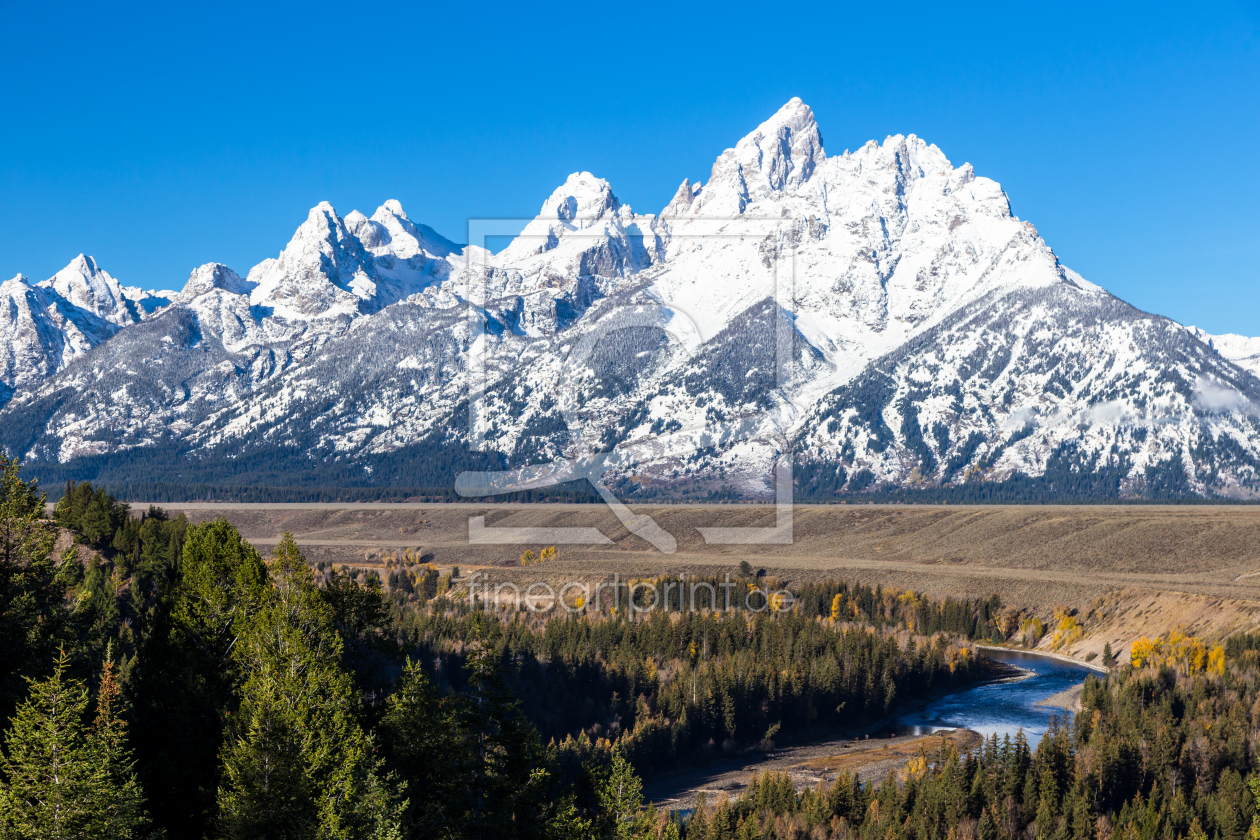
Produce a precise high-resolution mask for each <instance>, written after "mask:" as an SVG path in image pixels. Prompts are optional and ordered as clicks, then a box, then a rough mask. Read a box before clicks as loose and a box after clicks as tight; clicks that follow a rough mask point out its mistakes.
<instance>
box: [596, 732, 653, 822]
mask: <svg viewBox="0 0 1260 840" xmlns="http://www.w3.org/2000/svg"><path fill="white" fill-rule="evenodd" d="M599 799H600V806H601V808H602V809H603V811H604V813H605V814H607V816H608V819H609V821H610V823H611V827H612V837H613V838H615V840H633V838H636V837H638V836H640V835H641V834H643V833H644V832H645V831H646V829H647V825H646V821H645V818H644V815H643V813H642V809H643V783H642V782H641V781H640V780H639V777H638V775H636V774H635V772H634V768H633V767H632V766H630V762H628V761H626V756H625V753H624V752H623V751H622V750H621V749H617V750H615V751H614V752H613V757H612V766H611V767H610V768H609V773H608V779H607V781H605V782H604V784H603V785H602V786H601V788H600V792H599Z"/></svg>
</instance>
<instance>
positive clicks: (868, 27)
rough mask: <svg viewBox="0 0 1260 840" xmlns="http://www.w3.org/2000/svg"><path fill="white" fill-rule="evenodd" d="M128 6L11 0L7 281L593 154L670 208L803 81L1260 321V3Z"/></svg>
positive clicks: (809, 92) (122, 271)
mask: <svg viewBox="0 0 1260 840" xmlns="http://www.w3.org/2000/svg"><path fill="white" fill-rule="evenodd" d="M109 6H114V4H102V3H92V4H83V5H76V4H68V5H67V4H36V3H7V4H5V7H4V19H5V25H4V29H5V32H4V36H5V37H4V39H3V40H4V53H5V62H4V63H5V74H6V76H7V79H6V82H5V84H4V85H3V87H2V88H0V114H3V115H4V121H3V123H2V124H0V207H2V208H3V219H2V220H0V221H2V224H0V277H3V278H7V277H11V276H13V275H14V274H16V273H18V272H22V273H25V274H27V275H29V276H31V277H32V278H33V279H36V280H39V279H42V278H45V277H48V276H49V275H51V274H52V273H53V272H55V271H56V270H57V269H59V268H61V267H62V266H63V265H64V264H65V263H67V262H68V261H69V260H70V259H71V258H72V257H73V256H74V255H76V254H78V253H79V252H80V251H84V252H87V253H89V254H92V255H94V256H95V257H96V258H97V259H98V261H99V262H100V264H101V265H102V266H103V267H104V268H106V269H107V270H108V271H110V272H111V273H112V274H114V275H115V276H116V277H118V278H119V279H120V280H122V281H123V282H124V283H127V284H136V285H140V286H144V287H147V288H162V287H174V288H178V287H180V286H182V284H183V283H184V281H185V280H186V279H187V276H188V273H189V271H190V270H191V269H192V268H193V267H194V266H196V265H198V264H201V263H204V262H208V261H211V260H214V261H220V262H225V263H227V264H228V265H230V266H232V267H233V268H235V269H236V270H237V271H239V272H241V273H242V274H244V273H245V272H246V271H247V270H248V269H249V267H250V266H251V265H253V264H254V263H257V262H258V261H260V260H262V259H264V258H266V257H268V256H275V255H276V254H277V253H278V252H279V251H280V249H281V248H282V247H283V246H284V244H285V242H287V241H288V239H289V237H290V236H291V235H292V232H293V230H294V228H295V227H297V225H298V224H299V223H301V221H302V220H303V219H304V218H305V216H306V212H307V210H308V209H309V208H310V207H311V206H313V205H314V204H316V203H317V202H319V201H321V200H328V201H331V202H332V203H333V205H334V206H335V207H336V208H337V209H338V210H339V211H340V212H341V213H343V214H344V213H347V212H349V211H350V210H351V209H354V208H358V209H359V210H362V211H364V212H367V213H370V212H371V211H372V210H373V209H375V208H376V207H377V205H379V204H380V203H381V202H383V201H384V200H385V199H387V198H397V199H399V200H400V201H402V203H403V206H404V207H405V208H406V209H407V211H408V213H409V215H410V216H411V217H412V218H413V219H416V220H418V221H423V222H426V223H428V224H430V225H432V226H433V227H435V228H436V229H437V230H438V231H439V232H441V233H443V234H445V235H447V236H449V237H451V238H453V239H456V240H458V241H463V240H464V239H465V238H466V233H465V232H466V223H467V219H468V218H469V217H470V216H472V217H487V216H491V217H494V216H528V215H531V214H533V213H534V212H536V211H537V208H538V206H539V205H540V204H541V202H542V200H543V199H544V198H545V197H546V196H547V195H548V194H549V193H550V192H551V190H552V189H554V188H555V187H556V186H557V185H558V184H560V183H561V181H563V179H564V177H565V176H566V175H567V174H568V173H570V172H573V171H576V170H579V169H585V170H590V171H592V172H594V173H596V174H597V175H600V176H602V177H605V178H607V179H609V180H610V181H611V182H612V185H613V189H614V191H615V192H616V193H617V195H618V196H619V197H620V198H621V199H622V201H625V202H627V203H629V204H631V205H632V206H633V207H634V208H635V209H636V210H639V211H642V212H657V211H659V210H660V208H661V207H662V206H664V204H665V203H666V202H667V201H668V200H669V198H670V197H671V196H672V195H673V192H674V190H675V189H676V188H677V186H678V183H679V182H680V181H681V180H682V179H683V177H684V176H686V177H690V178H692V179H693V180H695V179H697V178H699V179H707V178H708V172H709V167H710V165H711V164H712V162H713V159H714V158H715V157H716V156H717V155H718V154H719V153H720V152H721V151H722V150H723V149H724V148H726V147H728V146H731V145H733V144H734V143H735V142H736V141H737V140H738V139H739V138H740V137H742V136H743V135H744V134H746V133H747V132H748V131H750V130H751V129H752V128H753V127H755V126H756V125H757V124H758V123H759V122H760V121H762V120H763V119H765V118H766V117H767V116H768V115H770V114H771V113H773V112H774V110H775V109H777V108H778V107H779V106H780V105H782V104H783V103H784V102H785V101H786V100H787V99H789V98H790V97H792V96H800V97H801V98H802V99H804V100H805V101H806V102H807V103H809V104H810V105H811V106H812V107H813V109H814V111H815V113H816V114H817V117H818V121H819V124H820V126H821V128H822V132H823V137H824V140H825V144H826V147H827V149H828V151H829V152H830V153H832V154H835V153H838V152H842V151H843V150H844V149H845V148H856V147H857V146H860V145H861V144H862V143H864V142H865V141H866V140H868V139H871V138H875V139H879V140H882V139H883V138H884V137H885V136H887V135H889V134H895V133H903V134H904V133H910V132H914V133H916V134H918V135H919V136H921V137H923V138H925V139H926V140H928V141H929V142H933V143H936V144H937V145H938V146H939V147H941V149H942V150H944V152H945V153H946V155H948V156H949V158H950V159H951V160H952V161H953V162H954V163H955V165H958V164H962V163H963V162H965V161H969V162H971V163H972V164H973V165H974V166H975V167H976V170H977V172H979V173H980V174H982V175H985V176H988V177H990V178H993V179H995V180H997V181H999V182H1000V183H1001V184H1002V186H1003V187H1004V188H1005V189H1006V191H1007V193H1008V194H1009V195H1010V196H1011V201H1012V204H1013V206H1014V210H1015V212H1016V213H1017V214H1018V215H1019V216H1020V217H1021V218H1025V219H1029V220H1031V221H1032V222H1033V223H1034V224H1036V226H1037V228H1038V230H1039V231H1040V232H1041V234H1042V235H1043V236H1044V237H1045V239H1046V241H1047V242H1049V243H1050V245H1051V246H1052V247H1053V248H1054V249H1055V251H1056V253H1058V255H1059V257H1060V259H1062V261H1063V262H1064V263H1065V264H1066V265H1069V266H1071V267H1072V268H1074V269H1076V270H1077V271H1080V272H1081V273H1082V274H1084V275H1085V276H1086V277H1087V278H1089V279H1090V280H1093V281H1095V282H1097V283H1100V284H1101V285H1103V286H1104V287H1106V288H1107V289H1109V290H1110V291H1112V292H1114V293H1116V294H1118V295H1119V296H1121V297H1123V298H1125V299H1126V300H1128V301H1130V302H1132V303H1134V304H1135V305H1137V306H1139V307H1141V308H1143V309H1147V310H1151V311H1155V312H1159V313H1161V314H1165V315H1169V316H1171V317H1174V318H1176V319H1178V320H1180V321H1182V322H1185V323H1195V324H1198V325H1200V326H1202V327H1204V328H1206V329H1209V330H1211V331H1214V332H1239V333H1244V334H1249V335H1260V282H1258V281H1260V149H1258V148H1257V144H1258V141H1260V3H1257V2H1256V0H1248V2H1235V3H1228V2H1226V3H1215V2H1211V1H1210V0H1208V2H1197V3H1192V4H1158V3H1156V4H1151V3H1145V4H1132V5H1125V6H1115V5H1111V4H1106V3H1098V2H1090V3H1084V4H1079V5H1071V4H1064V3H1047V4H1044V5H1040V6H1038V5H1034V4H1023V3H1010V2H1003V3H998V4H993V5H987V6H985V5H976V6H965V5H960V4H952V3H944V4H942V3H930V4H923V5H921V6H917V7H916V6H915V5H914V4H910V3H896V4H887V3H871V2H864V3H860V4H852V5H851V6H848V5H846V4H838V3H819V4H816V5H815V6H814V8H812V9H811V8H810V4H799V3H798V4H774V3H764V2H761V3H756V4H750V5H739V4H735V3H715V4H711V5H708V6H707V7H704V6H696V7H694V8H693V7H691V6H690V4H685V3H670V4H664V9H663V10H660V11H658V10H656V9H655V8H654V5H653V4H624V3H619V4H596V3H583V4H577V5H573V6H565V5H563V4H559V3H549V4H545V5H544V4H511V5H507V6H502V7H495V6H494V4H466V3H450V4H441V5H438V4H431V3H416V2H409V3H401V4H391V3H376V4H353V3H336V4H332V3H319V2H304V3H293V4H290V5H281V4H274V5H273V4H267V3H259V2H251V3H243V4H236V3H231V2H221V3H196V4H177V3H171V4H161V5H158V4H153V5H150V6H140V5H131V6H127V5H118V6H115V7H114V8H107V7H109ZM527 6H529V7H528V8H527Z"/></svg>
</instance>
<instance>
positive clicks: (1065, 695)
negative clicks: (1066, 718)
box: [1037, 683, 1085, 715]
mask: <svg viewBox="0 0 1260 840" xmlns="http://www.w3.org/2000/svg"><path fill="white" fill-rule="evenodd" d="M1084 688H1085V684H1084V683H1081V684H1080V685H1074V686H1072V687H1071V688H1065V689H1063V690H1062V691H1060V692H1058V693H1056V694H1051V695H1050V696H1049V697H1046V698H1045V699H1043V700H1038V701H1037V705H1038V706H1049V707H1050V708H1052V709H1063V710H1064V711H1067V712H1071V713H1072V714H1074V715H1075V714H1078V713H1079V712H1080V711H1081V692H1082V690H1084Z"/></svg>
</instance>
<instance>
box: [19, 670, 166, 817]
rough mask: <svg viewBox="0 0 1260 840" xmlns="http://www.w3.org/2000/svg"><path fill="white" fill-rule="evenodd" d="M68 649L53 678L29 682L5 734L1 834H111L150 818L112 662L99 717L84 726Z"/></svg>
mask: <svg viewBox="0 0 1260 840" xmlns="http://www.w3.org/2000/svg"><path fill="white" fill-rule="evenodd" d="M67 665H68V660H67V657H66V655H65V653H64V651H63V652H62V653H61V655H60V656H59V657H58V659H57V662H56V666H55V668H54V670H53V674H52V676H51V677H49V678H48V679H45V680H40V681H31V686H30V697H29V699H28V700H27V701H26V702H25V703H23V704H22V705H21V706H19V707H18V711H17V714H16V715H15V716H14V719H13V725H12V727H11V728H10V730H9V732H8V733H7V735H6V738H5V743H6V753H7V755H6V756H5V758H4V760H3V763H2V765H0V766H2V767H3V770H4V784H3V786H0V834H3V836H5V837H13V838H24V839H25V838H32V840H34V838H39V840H60V838H85V839H86V840H96V838H100V840H111V839H112V838H121V840H126V838H130V837H134V836H136V833H137V832H138V831H139V830H141V829H142V828H143V827H144V824H145V822H146V819H145V815H144V810H143V805H142V798H141V794H140V789H139V785H138V783H137V782H136V778H135V773H134V772H133V770H132V762H131V756H130V753H129V751H128V750H127V748H126V744H125V730H124V727H123V724H122V723H121V721H120V720H119V719H118V716H117V710H116V708H115V706H116V703H117V700H118V686H117V683H116V682H115V681H114V679H113V671H112V666H111V667H107V668H106V670H105V672H104V674H103V675H102V678H101V701H100V703H99V709H98V713H97V719H96V724H95V725H94V726H93V727H92V728H90V729H89V728H87V727H85V726H84V717H85V715H86V713H87V707H88V693H87V690H86V688H85V687H84V686H83V684H82V683H81V682H79V681H78V680H74V679H68V678H66V676H65V670H66V667H67Z"/></svg>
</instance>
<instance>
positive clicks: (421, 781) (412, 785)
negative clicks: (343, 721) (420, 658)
mask: <svg viewBox="0 0 1260 840" xmlns="http://www.w3.org/2000/svg"><path fill="white" fill-rule="evenodd" d="M456 725H457V724H456V721H455V720H454V716H453V710H452V704H451V703H450V702H449V701H445V700H444V699H443V698H442V697H441V695H440V694H439V693H438V691H437V689H436V687H434V685H433V683H432V682H431V681H430V680H429V678H428V677H427V676H426V675H425V673H424V670H423V669H422V668H421V667H420V665H419V663H416V662H412V661H410V660H408V661H407V664H406V666H405V667H404V668H403V673H402V676H401V677H400V678H399V681H398V688H397V691H395V692H394V694H393V695H392V696H391V697H390V698H389V700H388V701H387V703H386V712H385V717H384V718H383V719H382V721H381V727H380V736H381V745H382V747H383V749H384V751H385V755H386V760H387V762H388V765H389V767H390V769H391V770H392V771H393V772H395V773H397V774H398V777H399V778H400V779H402V780H404V782H405V784H406V786H407V790H406V792H407V793H408V794H409V797H408V807H407V810H406V813H405V825H406V832H407V836H409V837H438V836H443V835H445V834H447V833H448V832H449V831H450V829H451V826H452V825H453V824H454V822H455V821H456V820H457V819H458V814H453V813H452V812H451V804H452V803H453V802H456V801H458V799H459V796H460V787H459V780H458V778H457V777H456V776H455V774H453V773H452V772H451V769H452V768H453V767H457V766H460V765H464V766H467V765H468V763H469V756H468V755H466V754H464V753H463V752H461V751H462V750H463V749H464V748H465V747H466V746H467V742H466V741H465V740H464V739H462V738H461V737H460V736H459V734H458V733H457V731H456Z"/></svg>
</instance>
